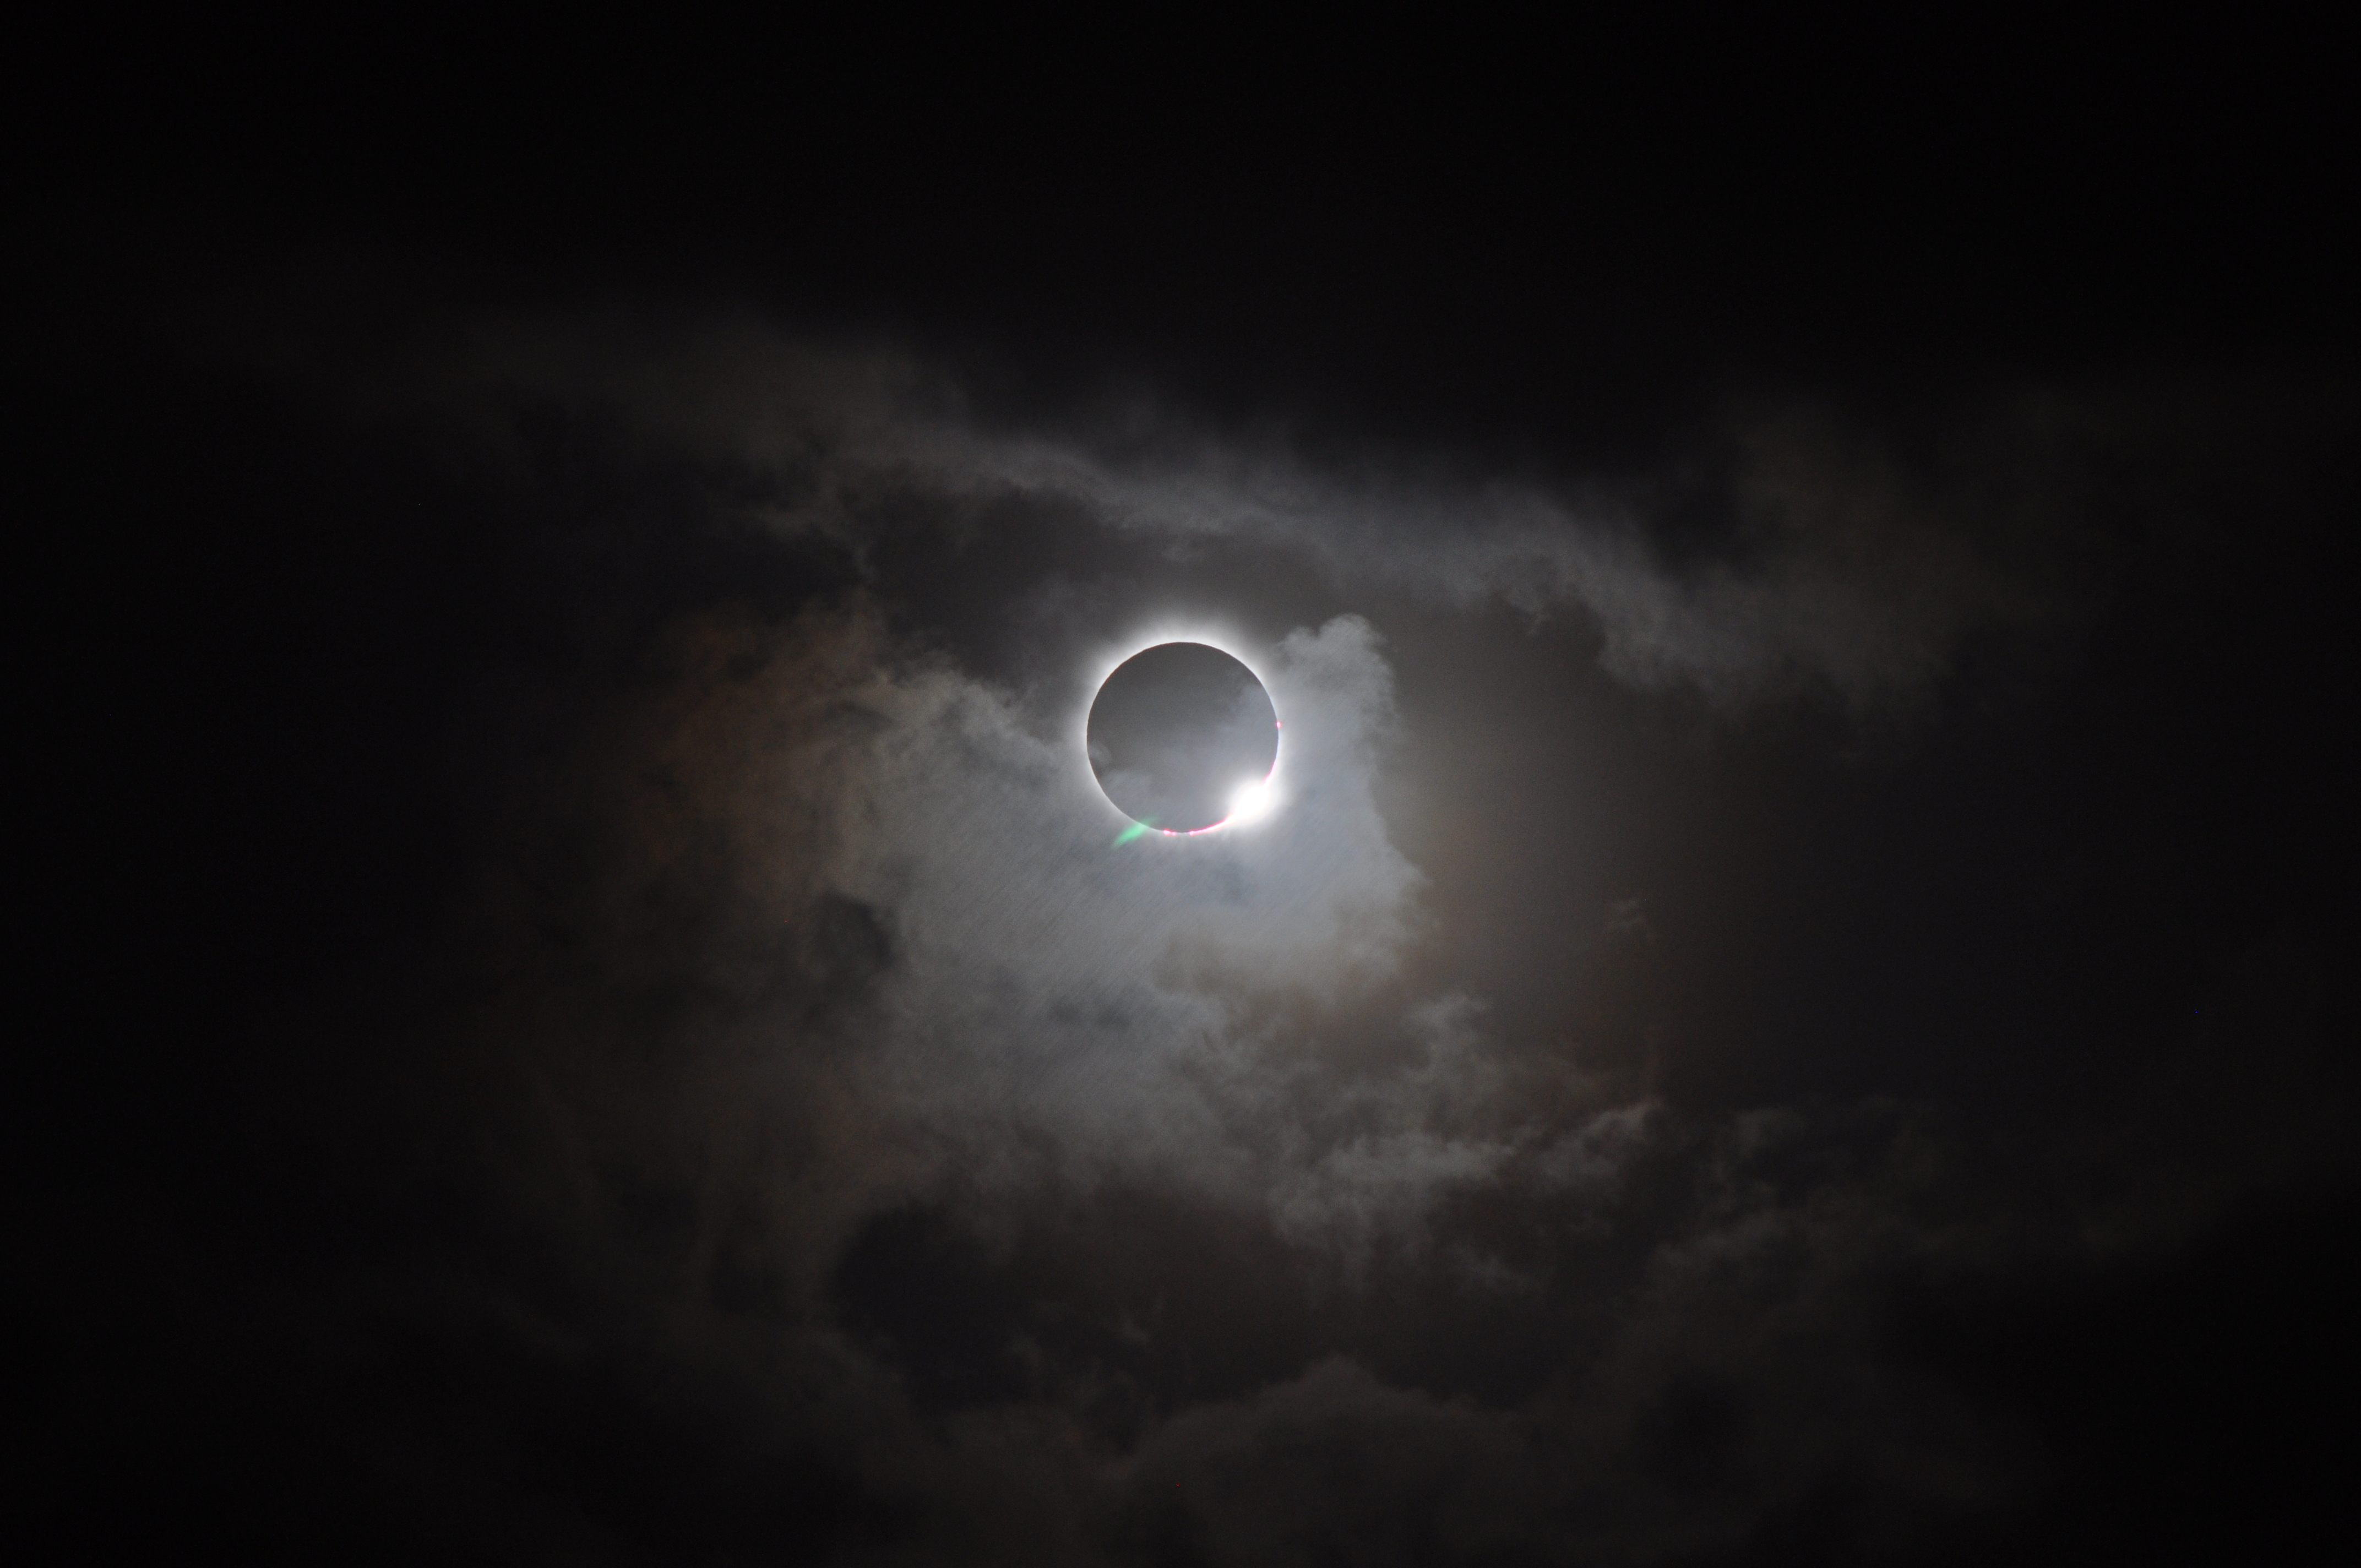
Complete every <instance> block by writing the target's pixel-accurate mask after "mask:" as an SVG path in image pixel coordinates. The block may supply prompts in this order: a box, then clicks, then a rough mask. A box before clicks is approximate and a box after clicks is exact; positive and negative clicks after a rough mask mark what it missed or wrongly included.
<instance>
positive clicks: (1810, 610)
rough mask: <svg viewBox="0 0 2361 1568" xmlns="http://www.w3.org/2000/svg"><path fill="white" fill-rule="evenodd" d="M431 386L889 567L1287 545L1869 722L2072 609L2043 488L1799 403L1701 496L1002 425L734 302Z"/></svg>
mask: <svg viewBox="0 0 2361 1568" xmlns="http://www.w3.org/2000/svg"><path fill="white" fill-rule="evenodd" d="M426 374H427V377H428V379H429V380H430V381H431V384H432V385H433V386H434V388H435V389H436V395H437V396H449V395H452V389H453V388H454V386H455V385H456V388H457V389H459V393H458V395H460V396H462V397H463V398H466V399H469V400H478V401H479V402H480V403H482V406H483V407H484V408H485V409H486V411H487V414H488V417H489V422H490V423H491V424H493V425H498V424H500V422H503V421H504V420H505V419H506V418H507V417H508V416H509V414H510V413H511V412H512V411H513V410H514V409H516V408H518V407H520V406H528V405H531V404H534V403H544V404H547V403H554V404H555V405H557V406H561V407H563V408H565V409H566V410H568V411H571V412H572V413H574V414H576V415H577V416H582V415H588V416H595V417H605V418H609V419H614V420H617V421H620V424H621V427H622V428H624V429H626V430H629V431H631V432H633V433H635V439H638V440H640V441H642V442H645V443H649V444H652V445H653V447H655V448H658V449H665V450H671V451H675V452H679V453H684V454H688V455H693V456H694V457H695V458H696V459H697V460H698V461H700V462H704V463H707V464H710V465H713V466H716V467H717V468H719V469H722V470H726V471H728V472H730V473H732V474H736V475H741V476H758V477H759V482H758V483H757V484H756V486H755V487H754V489H753V491H752V493H751V494H748V495H746V496H744V497H742V498H741V505H742V506H743V507H744V508H745V510H746V512H747V515H748V516H750V517H752V518H757V519H760V520H761V521H763V522H764V523H765V524H766V525H767V526H770V527H773V528H775V529H778V530H781V531H784V532H791V533H808V534H813V535H818V536H820V537H825V538H829V539H831V540H836V541H840V542H842V543H847V544H848V545H850V546H851V548H853V549H855V550H857V551H860V552H862V553H864V554H869V555H871V556H873V557H874V556H875V555H876V553H877V552H880V551H888V550H891V549H892V548H893V547H894V541H895V537H896V536H897V534H898V533H900V532H905V531H906V530H907V529H909V528H910V527H911V526H913V522H914V520H915V519H917V518H928V519H932V520H934V521H933V523H932V524H931V525H932V526H945V525H948V526H953V527H974V526H978V524H977V523H976V521H975V520H976V519H979V518H981V517H983V516H984V515H986V514H988V513H990V512H991V511H992V510H993V509H994V508H995V507H1005V506H1009V505H1017V506H1023V507H1029V508H1032V509H1035V510H1039V511H1042V512H1043V513H1045V515H1049V516H1053V517H1056V518H1058V519H1060V520H1061V522H1062V525H1063V526H1067V527H1070V528H1076V529H1082V530H1091V531H1096V532H1099V533H1100V534H1102V535H1104V536H1105V537H1108V538H1111V539H1115V540H1121V541H1128V542H1131V543H1137V544H1140V545H1145V546H1148V547H1150V548H1153V549H1157V550H1162V551H1169V552H1179V553H1196V554H1202V553H1204V552H1208V551H1224V550H1227V551H1236V552H1253V553H1268V554H1278V555H1280V556H1284V557H1289V558H1292V559H1294V560H1297V561H1299V562H1301V563H1303V564H1305V565H1309V566H1311V567H1312V568H1314V569H1315V570H1317V571H1319V572H1320V573H1322V574H1323V575H1324V576H1326V577H1327V578H1328V579H1329V580H1330V581H1331V582H1333V583H1334V584H1335V585H1336V586H1337V587H1338V588H1339V589H1341V590H1342V591H1344V592H1345V593H1348V594H1350V593H1363V594H1371V593H1379V594H1394V595H1409V596H1411V597H1413V598H1422V599H1426V600H1429V601H1432V602H1435V603H1439V604H1442V605H1444V606H1450V607H1457V608H1476V607H1479V606H1483V605H1501V606H1506V607H1509V608H1510V609H1514V610H1516V611H1518V612H1520V613H1521V614H1523V615H1525V616H1527V617H1529V618H1532V619H1533V620H1544V619H1550V618H1557V617H1570V618H1573V619H1574V620H1576V621H1577V622H1579V623H1581V624H1583V625H1585V626H1587V627H1588V628H1590V629H1592V630H1593V631H1594V632H1595V634H1596V636H1597V638H1598V660H1599V663H1600V664H1601V666H1602V667H1603V668H1604V669H1605V670H1607V671H1608V672H1609V674H1612V675H1613V676H1614V677H1616V678H1617V679H1619V680H1620V681H1623V682H1625V683H1627V684H1629V685H1632V686H1635V687H1638V688H1640V689H1642V690H1646V691H1670V690H1676V689H1687V690H1693V691H1696V692H1697V693H1700V694H1702V695H1703V696H1706V697H1707V698H1708V700H1709V701H1711V702H1712V703H1714V704H1715V705H1717V706H1719V707H1741V706H1743V705H1746V704H1748V703H1751V702H1753V701H1757V700H1759V699H1762V698H1764V697H1766V696H1780V695H1783V694H1787V693H1791V692H1794V691H1795V690H1799V689H1800V690H1807V691H1810V690H1817V691H1819V692H1823V693H1827V694H1830V695H1833V696H1835V697H1836V698H1837V699H1838V700H1839V701H1840V702H1841V703H1843V704H1844V705H1846V706H1848V707H1850V708H1852V709H1854V710H1856V711H1859V712H1863V713H1868V712H1875V711H1881V710H1889V709H1893V708H1895V707H1902V706H1905V705H1908V704H1910V703H1913V702H1915V701H1916V700H1918V699H1920V698H1922V697H1923V696H1926V695H1927V693H1928V692H1929V691H1930V690H1931V689H1932V688H1933V686H1934V685H1936V684H1937V683H1938V682H1939V681H1940V680H1941V679H1942V677H1943V675H1944V674H1945V673H1946V672H1947V670H1948V669H1949V666H1950V663H1951V661H1952V659H1953V657H1954V656H1955V654H1956V652H1957V650H1958V649H1959V647H1960V644H1961V641H1962V640H1963V639H1965V638H1967V637H1968V636H1969V635H1971V633H1973V632H1974V631H1976V630H1979V629H1981V628H1983V627H1987V626H1993V625H2010V624H2018V623H2024V622H2027V621H2035V620H2041V619H2043V618H2045V617H2048V616H2051V615H2054V614H2055V613H2056V609H2057V606H2056V605H2055V603H2054V602H2053V600H2052V598H2051V596H2049V595H2048V593H2047V592H2046V591H2044V589H2043V588H2042V587H2041V586H2040V583H2039V580H2038V576H2037V575H2028V574H2027V573H2026V572H2025V571H2023V570H2021V569H2020V568H2019V565H2014V564H2012V562H2013V557H2012V556H2011V555H2010V554H2009V553H2008V552H2006V551H2003V550H1999V549H1996V547H1995V545H1996V541H1997V540H1998V539H1999V538H2000V537H2002V536H2004V535H2007V534H2009V533H2011V532H2016V533H2019V534H2021V533H2023V532H2025V531H2026V528H2027V526H2028V525H2027V520H2026V516H2025V515H2024V514H2025V512H2026V508H2027V506H2028V505H2030V504H2032V503H2030V502H2028V501H2027V499H2026V495H2025V494H2024V493H2022V492H2018V491H2011V492H2009V493H2006V494H2000V493H1984V492H1979V491H1977V490H1976V489H1975V488H1973V487H1972V486H1970V487H1966V488H1963V487H1962V484H1961V482H1960V477H1959V476H1958V475H1957V474H1956V473H1954V472H1952V471H1951V470H1949V469H1947V468H1944V467H1943V466H1940V465H1937V466H1933V467H1931V468H1930V467H1929V466H1927V465H1925V464H1918V465H1913V464H1909V463H1905V462H1904V461H1903V460H1901V458H1899V457H1898V456H1897V455H1895V454H1894V452H1893V451H1892V450H1890V449H1889V448H1888V447H1887V446H1886V445H1885V444H1882V443H1881V442H1880V441H1878V440H1877V439H1876V438H1874V437H1873V436H1872V434H1871V433H1868V432H1866V431H1864V430H1862V429H1860V428H1858V427H1856V426H1852V425H1849V424H1848V423H1847V422H1845V421H1844V420H1842V419H1840V418H1839V417H1838V416H1837V415H1835V414H1834V413H1833V412H1831V411H1828V410H1825V409H1815V408H1812V407H1810V406H1807V405H1788V406H1766V407H1762V408H1755V409H1748V410H1743V411H1739V412H1737V413H1735V414H1734V415H1733V416H1732V417H1731V419H1730V423H1729V425H1728V428H1727V429H1726V431H1725V432H1724V433H1722V435H1721V437H1720V439H1719V443H1718V444H1717V446H1716V448H1715V449H1714V450H1712V451H1710V452H1709V453H1708V454H1707V455H1708V464H1707V465H1706V467H1707V470H1708V472H1709V475H1710V477H1708V478H1707V479H1703V480H1693V481H1692V482H1691V486H1690V488H1697V485H1698V484H1702V485H1703V486H1704V488H1703V491H1702V493H1701V494H1700V495H1692V496H1686V497H1683V496H1675V495H1674V494H1672V493H1670V492H1667V491H1666V490H1664V488H1663V487H1662V486H1661V484H1658V483H1655V482H1653V481H1652V482H1651V484H1649V485H1644V486H1634V485H1632V484H1631V483H1629V482H1609V480H1607V479H1605V478H1603V477H1602V478H1600V479H1598V480H1597V481H1593V482H1590V483H1587V484H1582V485H1577V486H1575V487H1573V488H1565V487H1551V486H1544V485H1541V484H1537V483H1533V482H1529V481H1524V480H1519V479H1513V478H1510V477H1498V476H1492V477H1487V476H1483V475H1480V474H1478V475H1473V476H1466V475H1462V476H1459V477H1452V476H1451V471H1450V468H1449V466H1448V464H1447V462H1446V461H1445V455H1443V454H1409V455H1400V456H1398V457H1392V458H1387V457H1363V458H1359V459H1356V460H1354V461H1351V462H1339V461H1334V460H1326V461H1323V460H1322V459H1319V458H1315V457H1313V456H1312V455H1307V454H1306V453H1305V452H1303V451H1302V450H1300V449H1299V448H1298V447H1296V446H1294V445H1291V444H1290V443H1288V442H1287V441H1285V440H1284V439H1282V438H1279V437H1277V436H1272V435H1268V434H1265V435H1257V436H1239V435H1225V434H1220V433H1212V432H1208V431H1207V430H1205V429H1204V428H1202V425H1200V424H1199V423H1198V422H1194V421H1191V420H1190V419H1188V418H1186V417H1184V416H1180V415H1177V414H1174V413H1171V412H1170V411H1165V410H1162V409H1159V408H1158V407H1156V406H1155V405H1153V404H1149V403H1145V402H1135V403H1134V404H1132V405H1131V406H1130V408H1129V411H1127V412H1126V414H1124V415H1123V416H1121V417H1119V418H1117V419H1115V420H1112V421H1106V420H1102V421H1100V422H1097V423H1095V424H1093V426H1091V427H1090V428H1089V429H1087V430H1085V429H1082V428H1079V427H1078V428H1074V429H1070V430H1064V431H1060V430H1058V429H1056V428H1054V427H1051V428H1044V427H1043V426H1042V425H1041V424H1040V423H1039V422H1033V423H1031V424H1028V425H1027V426H1024V427H1016V428H1012V427H1009V426H1006V425H1005V424H1003V423H999V422H994V420H993V419H992V418H991V417H989V412H988V411H981V410H979V409H978V408H977V407H976V405H975V402H974V400H972V398H971V396H970V395H969V394H968V393H967V392H966V391H965V390H964V389H962V387H961V384H960V382H959V380H958V378H956V376H955V375H954V374H953V373H951V372H950V370H949V369H947V368H946V367H941V366H938V365H930V364H928V362H926V361H925V360H923V359H921V358H920V357H918V356H914V355H910V354H906V353H883V352H872V351H863V350H860V349H857V348H850V347H845V346H841V345H840V346H834V347H820V346H816V345H809V344H805V343H801V342H797V341H796V340H794V339H792V338H787V337H783V336H781V335H780V334H777V333H776V332H775V331H774V330H771V329H768V328H766V327H763V326H762V325H760V324H758V323H751V322H745V321H731V320H728V319H723V318H711V317H708V318H702V319H697V320H690V321H681V322H675V323H673V324H672V325H670V326H669V327H666V328H662V329H655V328H649V327H646V326H638V327H633V328H628V329H626V328H621V327H612V326H610V327H608V328H605V329H601V328H599V327H598V325H596V324H595V323H591V324H587V325H586V323H580V322H567V323H557V322H543V323H521V322H509V323H478V324H476V325H475V326H473V327H472V328H470V329H469V332H468V334H467V340H466V343H465V345H464V346H463V347H461V348H460V349H458V350H457V351H456V352H454V353H450V354H447V355H446V356H445V357H443V358H442V359H440V360H437V361H435V362H434V364H433V366H432V367H431V370H430V371H429V372H426ZM2040 424H2041V417H2040V416H2039V415H2038V414H2037V412H2035V411H2020V410H2004V411H2002V412H2001V413H2000V415H1999V417H1998V418H1997V420H1993V419H1990V418H1987V419H1985V420H1984V421H1983V426H1984V428H1982V430H1980V431H1979V433H1978V434H1977V439H1978V440H1980V441H1982V442H1984V444H1985V445H1986V446H1989V445H1990V444H1992V443H1993V442H1994V441H1997V442H1999V443H2000V444H2004V445H2010V444H2013V446H2014V448H2015V450H2014V451H2013V452H2012V453H2010V454H2008V455H2007V456H2008V460H2009V462H2011V463H2014V464H2015V465H2016V466H2023V465H2024V464H2026V463H2027V462H2033V463H2038V462H2039V461H2041V460H2043V452H2042V439H2041V437H2042V431H2041V429H2040V428H2039V426H2040ZM1989 455H1991V454H1990V453H1989V452H1987V451H1985V450H1982V449H1981V448H1980V449H1979V450H1978V452H1977V453H1976V456H1977V458H1978V459H1979V461H1982V460H1983V459H1984V458H1987V457H1988V456H1989ZM1700 500H1702V501H1703V503H1704V504H1706V505H1707V506H1708V509H1709V510H1715V511H1717V512H1719V514H1721V515H1722V517H1723V518H1724V520H1725V522H1724V525H1723V532H1724V534H1725V535H1726V537H1725V538H1724V540H1723V542H1722V543H1720V544H1719V545H1718V546H1717V547H1715V548H1712V549H1708V550H1706V551H1704V552H1702V553H1697V554H1693V555H1692V556H1691V557H1690V558H1685V559H1676V558H1675V557H1673V556H1671V555H1669V554H1666V552H1665V551H1664V548H1663V546H1662V544H1661V543H1659V541H1660V539H1661V537H1662V532H1663V531H1662V529H1661V526H1660V524H1661V523H1662V521H1663V520H1662V518H1661V517H1660V516H1658V515H1657V514H1658V513H1659V512H1660V511H1662V510H1664V509H1666V508H1668V507H1672V506H1675V505H1678V506H1684V507H1689V508H1691V509H1694V507H1695V506H1696V505H1697V503H1698V502H1699V501H1700Z"/></svg>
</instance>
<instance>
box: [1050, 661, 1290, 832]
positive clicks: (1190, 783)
mask: <svg viewBox="0 0 2361 1568" xmlns="http://www.w3.org/2000/svg"><path fill="white" fill-rule="evenodd" d="M1090 749H1091V771H1092V772H1093V773H1096V774H1097V775H1098V779H1099V787H1100V788H1101V789H1103V790H1104V791H1106V797H1107V798H1108V799H1109V800H1111V801H1113V802H1115V808H1116V809H1117V810H1119V811H1121V812H1122V813H1123V814H1124V815H1125V816H1126V817H1130V818H1131V819H1132V820H1133V821H1135V822H1142V823H1146V824H1147V825H1148V827H1150V828H1162V829H1164V830H1166V831H1168V832H1173V833H1193V832H1195V831H1196V830H1197V829H1198V828H1210V827H1212V826H1213V824H1214V823H1216V822H1219V821H1221V820H1222V819H1223V818H1224V817H1227V816H1229V814H1230V803H1231V800H1232V799H1233V798H1234V797H1235V795H1237V793H1238V791H1239V790H1240V789H1242V788H1245V787H1246V786H1248V785H1251V784H1260V783H1261V782H1262V781H1263V780H1264V779H1266V778H1268V777H1269V776H1270V770H1271V764H1272V763H1273V762H1277V761H1278V759H1279V714H1278V711H1277V710H1276V709H1274V708H1273V707H1271V705H1270V695H1269V694H1268V692H1266V691H1264V690H1263V689H1262V683H1261V682H1260V681H1258V680H1257V679H1255V677H1254V672H1253V671H1252V670H1249V669H1247V668H1246V666H1245V665H1244V664H1241V663H1238V662H1237V661H1236V660H1235V659H1233V658H1231V657H1230V656H1229V655H1228V654H1227V653H1224V652H1222V651H1221V650H1220V649H1218V648H1208V647H1206V646H1205V645H1204V644H1203V643H1202V642H1163V643H1159V644H1158V645H1157V646H1155V647H1153V648H1150V649H1148V650H1147V651H1145V652H1139V653H1135V654H1133V655H1132V656H1131V657H1130V658H1128V659H1126V660H1125V661H1124V662H1123V663H1121V664H1120V665H1118V666H1116V669H1115V674H1111V675H1109V676H1108V677H1107V678H1106V684H1105V685H1102V686H1101V687H1099V695H1098V697H1097V699H1096V700H1095V701H1093V703H1092V704H1091V724H1090Z"/></svg>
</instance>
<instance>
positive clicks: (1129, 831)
mask: <svg viewBox="0 0 2361 1568" xmlns="http://www.w3.org/2000/svg"><path fill="white" fill-rule="evenodd" d="M1154 830H1155V829H1154V828H1151V827H1150V826H1149V825H1148V823H1145V822H1135V823H1133V824H1132V825H1131V826H1130V827H1128V828H1125V829H1124V830H1123V831H1122V832H1120V833H1118V834H1116V835H1115V848H1116V849H1118V850H1120V849H1122V848H1123V847H1124V846H1125V845H1126V844H1128V843H1130V842H1131V841H1132V840H1133V839H1137V838H1138V837H1139V836H1140V835H1141V834H1142V833H1148V832H1153V831H1154Z"/></svg>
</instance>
